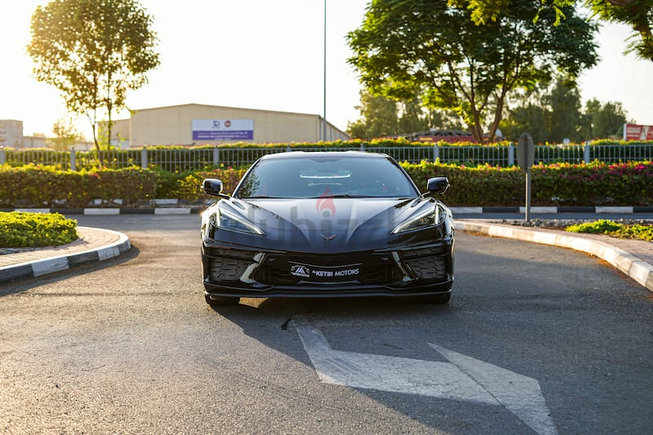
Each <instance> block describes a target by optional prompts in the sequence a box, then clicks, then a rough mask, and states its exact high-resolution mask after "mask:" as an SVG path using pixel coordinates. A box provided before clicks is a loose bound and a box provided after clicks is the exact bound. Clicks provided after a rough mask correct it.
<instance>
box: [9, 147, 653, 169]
mask: <svg viewBox="0 0 653 435" xmlns="http://www.w3.org/2000/svg"><path fill="white" fill-rule="evenodd" d="M345 150H364V151H368V152H377V153H384V154H388V155H390V156H392V157H393V158H394V159H395V160H397V161H400V162H403V161H406V162H410V163H419V162H421V161H429V162H433V161H439V162H440V163H453V164H460V165H468V166H477V165H482V164H489V165H492V166H500V167H509V166H514V165H515V164H516V152H515V151H516V146H514V145H512V144H509V145H503V146H438V145H434V146H424V145H421V146H402V147H399V146H393V147H377V146H369V147H363V146H353V147H351V148H347V147H346V146H345V147H342V146H340V147H327V146H315V147H292V148H291V147H287V148H283V147H239V148H229V147H214V148H160V147H157V148H142V149H127V150H119V149H116V150H105V151H102V152H101V154H100V156H98V153H97V152H96V151H75V150H71V151H54V150H17V149H11V148H0V165H4V164H8V165H10V166H24V165H28V164H35V165H44V166H54V167H56V168H58V169H62V170H73V171H77V170H81V169H92V168H94V167H98V162H99V161H100V159H101V160H102V166H103V167H107V168H113V169H120V168H128V167H133V166H136V167H140V168H145V169H148V168H149V169H154V168H159V169H163V170H166V171H172V172H184V171H197V170H210V169H212V168H217V167H229V166H231V167H238V166H245V165H250V164H252V163H253V162H254V161H256V160H257V159H258V158H260V157H261V156H263V155H265V154H271V153H280V152H289V151H345ZM595 160H599V161H602V162H605V163H608V164H612V163H620V162H629V161H650V160H653V144H650V143H643V144H628V145H540V146H536V147H535V162H536V163H543V164H550V163H573V164H578V163H589V162H592V161H595Z"/></svg>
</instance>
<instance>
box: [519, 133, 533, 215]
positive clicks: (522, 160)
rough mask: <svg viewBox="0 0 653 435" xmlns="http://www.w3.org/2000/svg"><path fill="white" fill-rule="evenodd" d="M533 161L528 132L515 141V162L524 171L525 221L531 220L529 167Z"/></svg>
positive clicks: (531, 144) (530, 138)
mask: <svg viewBox="0 0 653 435" xmlns="http://www.w3.org/2000/svg"><path fill="white" fill-rule="evenodd" d="M534 162H535V144H533V138H532V137H531V135H530V134H528V133H523V134H522V135H521V136H519V142H517V164H518V165H519V167H520V168H521V170H522V171H524V172H526V207H525V211H526V213H525V218H526V222H530V220H531V167H532V166H533V163H534Z"/></svg>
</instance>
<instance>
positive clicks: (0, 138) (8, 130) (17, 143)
mask: <svg viewBox="0 0 653 435" xmlns="http://www.w3.org/2000/svg"><path fill="white" fill-rule="evenodd" d="M23 146H24V144H23V121H17V120H15V119H0V147H7V148H23Z"/></svg>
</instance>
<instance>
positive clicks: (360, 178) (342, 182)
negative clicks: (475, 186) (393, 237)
mask: <svg viewBox="0 0 653 435" xmlns="http://www.w3.org/2000/svg"><path fill="white" fill-rule="evenodd" d="M418 195H419V192H418V191H417V190H416V189H415V187H414V185H413V183H412V182H411V181H410V180H409V179H408V177H407V176H406V175H405V174H404V172H403V171H402V170H401V169H400V168H399V167H397V166H396V165H394V164H393V163H392V162H391V161H390V160H388V159H384V158H369V157H351V156H346V157H345V156H340V157H334V156H330V155H328V154H327V155H325V156H319V157H306V158H298V157H292V158H287V159H270V160H262V161H260V162H258V164H257V165H256V166H255V167H253V168H252V170H251V171H250V172H249V173H248V174H247V177H246V178H245V179H244V180H243V181H242V183H241V184H240V186H238V189H237V190H236V192H234V196H235V197H237V198H320V197H326V196H330V197H335V198H338V197H343V198H380V197H390V198H395V197H396V198H412V197H415V196H418Z"/></svg>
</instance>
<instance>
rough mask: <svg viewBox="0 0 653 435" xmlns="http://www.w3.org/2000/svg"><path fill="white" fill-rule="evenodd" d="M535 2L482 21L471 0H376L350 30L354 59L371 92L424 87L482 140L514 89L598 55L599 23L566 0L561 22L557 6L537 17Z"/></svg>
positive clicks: (429, 98)
mask: <svg viewBox="0 0 653 435" xmlns="http://www.w3.org/2000/svg"><path fill="white" fill-rule="evenodd" d="M538 5H539V2H533V1H531V0H513V1H512V2H511V3H510V7H509V8H507V9H506V10H505V11H504V12H502V13H501V14H500V15H498V16H497V18H496V20H494V21H489V22H487V23H485V24H478V25H477V24H475V23H474V21H473V20H472V17H471V11H470V10H469V9H468V8H467V7H457V6H450V5H448V4H447V1H446V0H376V1H374V2H372V3H371V4H370V6H369V7H368V9H367V12H366V15H365V19H364V22H363V24H362V26H361V27H360V28H359V29H357V30H355V31H353V32H350V33H349V34H348V36H347V39H348V43H349V45H350V47H351V48H352V50H353V51H354V56H353V57H352V58H350V59H349V62H350V63H351V64H352V65H353V66H354V67H356V68H357V69H358V71H359V72H360V74H361V81H362V82H363V84H364V85H365V86H366V87H368V88H369V89H370V91H371V92H373V93H375V94H380V95H385V96H388V97H392V98H396V99H404V100H407V99H409V98H412V97H413V96H414V95H415V92H417V91H418V90H421V89H423V90H424V93H423V95H422V96H421V97H422V100H423V101H424V103H425V105H426V106H427V107H429V108H439V109H444V110H454V111H455V112H456V113H458V115H459V116H461V118H462V119H463V121H464V122H465V124H466V125H467V126H468V129H469V130H470V131H471V132H472V134H473V135H474V137H475V138H476V140H478V141H479V142H484V139H485V137H484V131H485V129H486V128H488V129H489V136H488V138H487V139H488V140H490V141H491V140H493V138H494V135H495V132H496V129H497V128H498V126H499V122H500V121H501V118H502V116H503V109H504V104H505V100H506V97H507V95H508V93H509V92H510V91H512V90H513V89H515V88H519V87H524V88H529V87H532V86H533V85H534V84H535V83H537V82H538V81H540V80H546V79H548V78H550V77H551V76H552V75H553V73H554V72H555V71H556V70H560V71H562V72H563V73H565V74H566V75H568V76H570V77H575V76H577V75H578V74H579V73H580V72H581V71H582V70H583V69H584V68H587V67H591V66H593V65H595V63H596V50H595V45H594V44H593V42H592V36H593V32H594V31H595V26H594V25H593V24H591V23H589V22H588V21H587V20H585V19H583V18H581V17H579V16H578V15H577V14H576V12H575V11H574V10H573V9H572V8H569V7H567V8H564V9H562V10H563V11H564V13H565V16H566V19H565V20H564V21H562V22H561V23H560V24H559V25H557V26H554V25H553V24H554V22H555V21H556V14H555V12H554V11H552V10H544V11H542V12H540V13H539V18H538V19H537V20H535V21H534V20H533V17H535V16H536V15H537V13H538V11H539V6H538ZM488 120H489V121H488Z"/></svg>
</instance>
